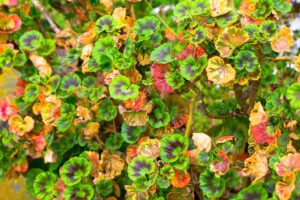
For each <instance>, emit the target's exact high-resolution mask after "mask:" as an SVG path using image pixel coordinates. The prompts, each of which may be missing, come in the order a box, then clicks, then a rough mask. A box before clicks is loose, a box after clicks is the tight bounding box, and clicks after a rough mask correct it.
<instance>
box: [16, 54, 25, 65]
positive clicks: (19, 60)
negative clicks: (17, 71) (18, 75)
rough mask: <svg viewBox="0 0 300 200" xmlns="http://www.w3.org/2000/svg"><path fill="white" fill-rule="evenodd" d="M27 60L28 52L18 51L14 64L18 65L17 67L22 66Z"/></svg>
mask: <svg viewBox="0 0 300 200" xmlns="http://www.w3.org/2000/svg"><path fill="white" fill-rule="evenodd" d="M26 61H27V58H26V54H24V53H17V54H16V55H15V56H14V65H15V66H17V67H22V66H23V65H24V64H25V63H26Z"/></svg>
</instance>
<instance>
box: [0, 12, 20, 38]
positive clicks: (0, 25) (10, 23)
mask: <svg viewBox="0 0 300 200" xmlns="http://www.w3.org/2000/svg"><path fill="white" fill-rule="evenodd" d="M21 25H22V20H21V18H20V17H19V16H18V15H17V14H11V15H8V16H6V15H4V14H3V13H2V12H0V33H13V32H16V31H17V30H19V29H20V28H21Z"/></svg>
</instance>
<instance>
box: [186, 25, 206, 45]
mask: <svg viewBox="0 0 300 200" xmlns="http://www.w3.org/2000/svg"><path fill="white" fill-rule="evenodd" d="M205 39H206V31H205V29H204V27H203V26H198V27H197V28H196V29H195V30H194V36H193V37H192V38H191V39H190V41H191V43H192V44H200V43H202V42H203V41H204V40H205Z"/></svg>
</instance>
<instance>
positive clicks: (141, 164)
mask: <svg viewBox="0 0 300 200" xmlns="http://www.w3.org/2000/svg"><path fill="white" fill-rule="evenodd" d="M155 168H156V167H155V164H154V161H153V160H152V159H150V158H147V157H145V156H137V157H135V158H133V159H132V160H131V162H130V163H129V165H128V177H129V178H130V179H131V180H132V181H136V180H137V179H138V178H141V177H144V176H146V175H148V174H151V173H153V172H154V170H155Z"/></svg>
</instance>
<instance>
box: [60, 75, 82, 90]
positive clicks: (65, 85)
mask: <svg viewBox="0 0 300 200" xmlns="http://www.w3.org/2000/svg"><path fill="white" fill-rule="evenodd" d="M80 83H81V80H80V77H79V76H78V75H77V74H67V75H66V76H64V77H63V78H62V80H61V83H60V89H61V90H63V91H74V90H75V89H76V88H77V87H78V86H79V85H80Z"/></svg>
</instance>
